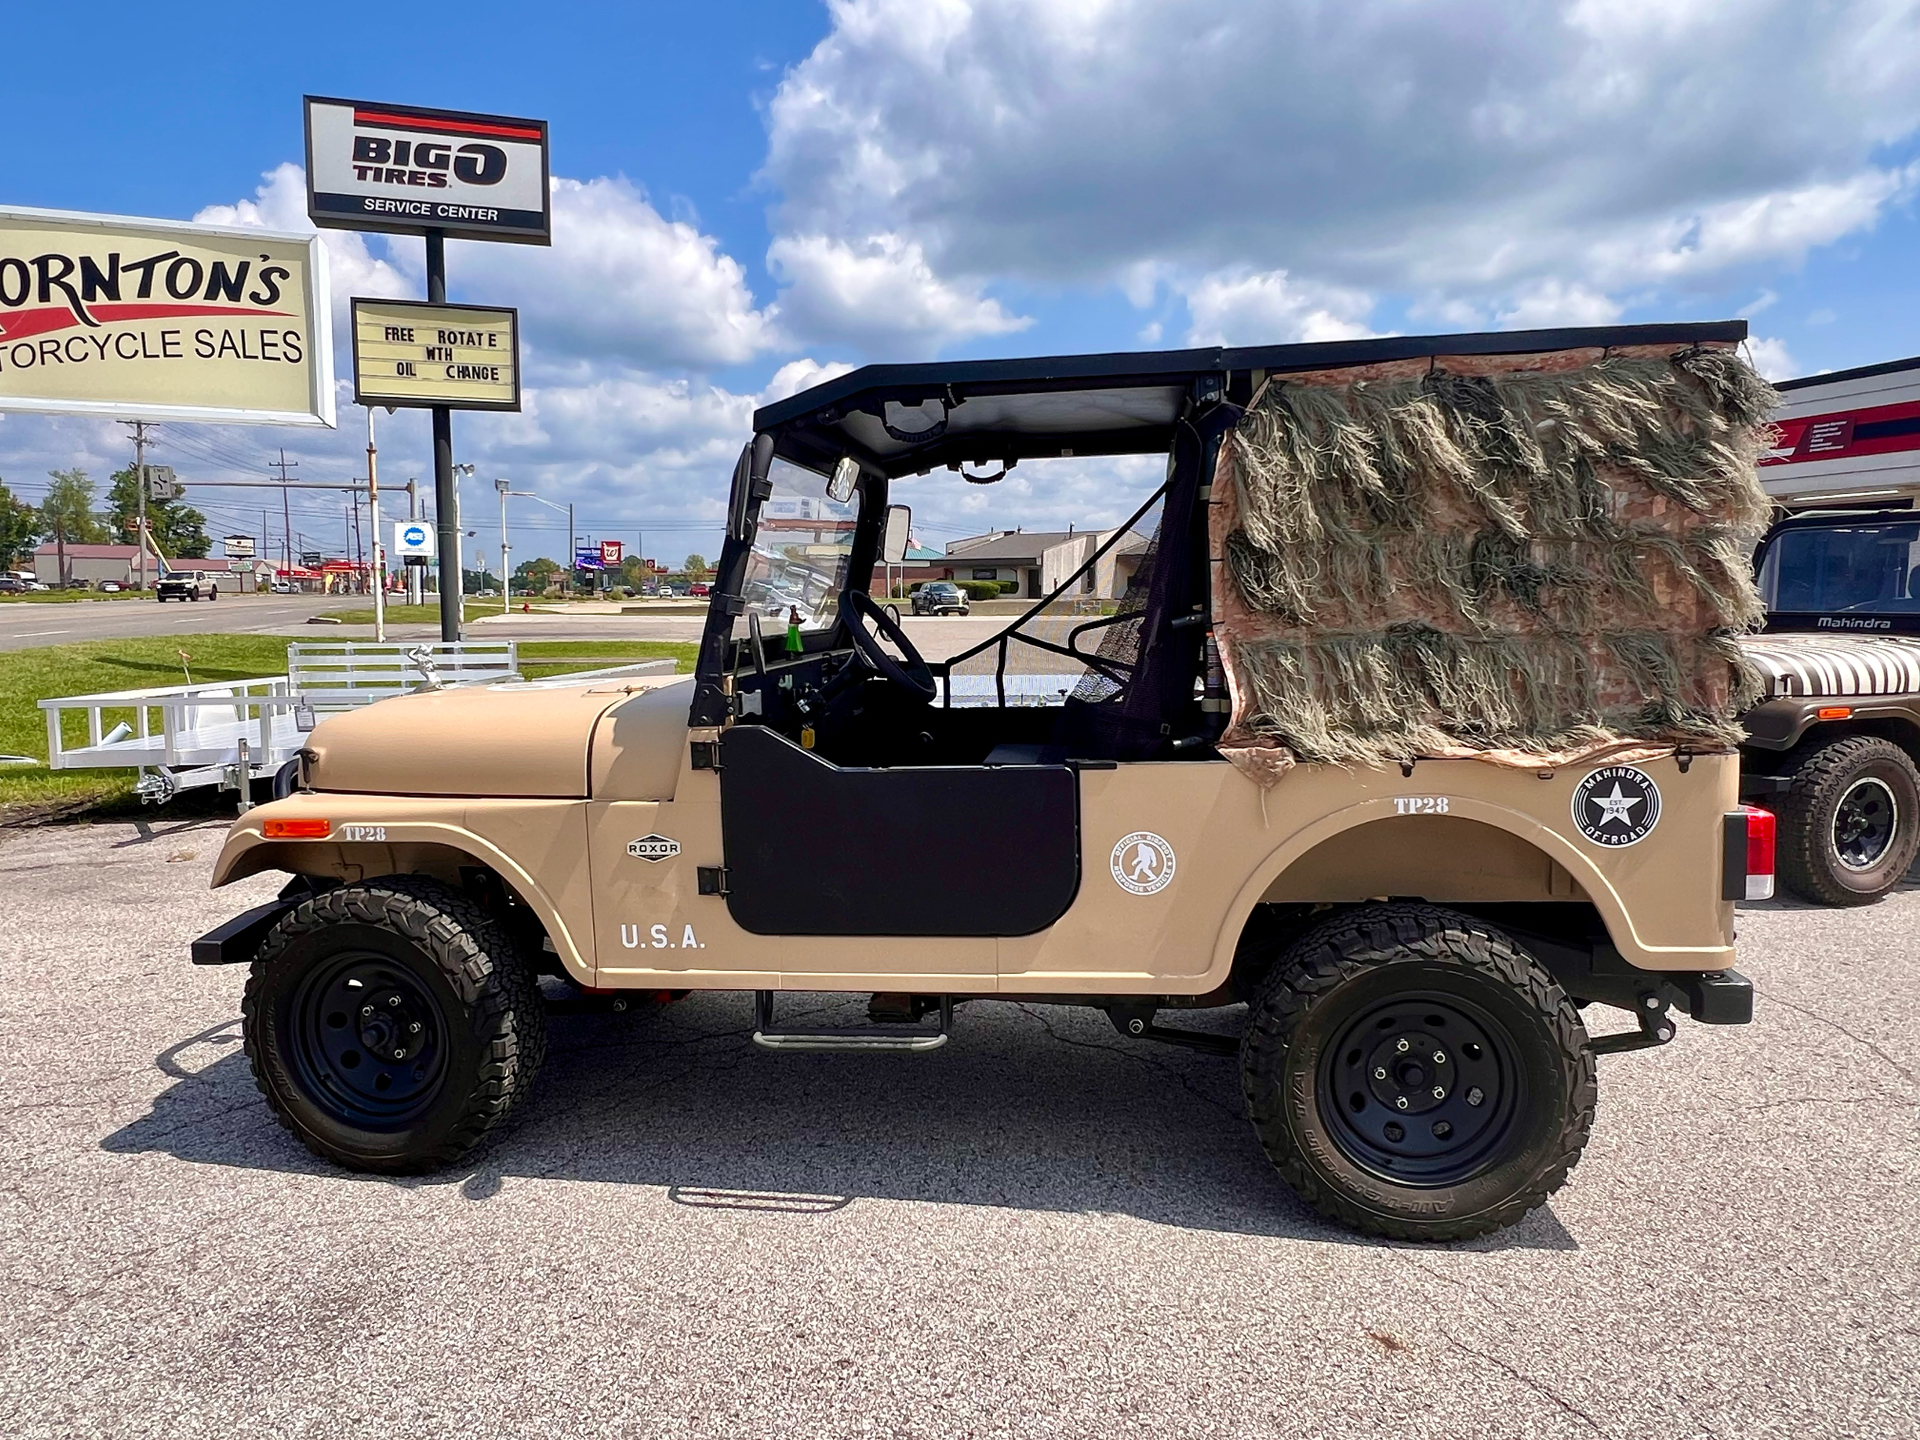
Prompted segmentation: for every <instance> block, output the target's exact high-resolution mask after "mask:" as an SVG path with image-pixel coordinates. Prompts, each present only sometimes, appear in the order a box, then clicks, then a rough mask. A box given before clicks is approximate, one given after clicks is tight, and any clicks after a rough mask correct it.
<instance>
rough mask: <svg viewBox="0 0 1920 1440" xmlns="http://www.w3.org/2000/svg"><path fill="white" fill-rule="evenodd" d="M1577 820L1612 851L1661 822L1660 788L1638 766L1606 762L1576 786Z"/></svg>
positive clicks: (1584, 830) (1594, 839)
mask: <svg viewBox="0 0 1920 1440" xmlns="http://www.w3.org/2000/svg"><path fill="white" fill-rule="evenodd" d="M1573 823H1574V824H1575V825H1576V826H1577V827H1578V828H1579V831H1580V833H1581V834H1582V835H1584V836H1586V837H1587V839H1589V840H1591V841H1592V842H1593V843H1594V844H1596V845H1604V846H1606V847H1607V848H1608V849H1609V850H1618V849H1620V848H1621V847H1622V846H1624V845H1632V844H1634V843H1635V842H1636V841H1639V840H1644V839H1646V837H1647V835H1648V833H1649V832H1650V831H1652V829H1653V827H1654V826H1655V825H1657V824H1659V823H1660V787H1659V786H1658V785H1656V784H1654V783H1653V777H1652V776H1651V775H1649V774H1647V772H1646V771H1644V770H1642V769H1641V768H1640V767H1639V766H1637V765H1602V766H1601V767H1600V768H1599V769H1598V770H1595V771H1594V772H1593V773H1592V774H1591V775H1589V776H1587V778H1586V779H1584V780H1582V781H1581V782H1580V783H1579V784H1578V785H1577V786H1575V787H1574V791H1573Z"/></svg>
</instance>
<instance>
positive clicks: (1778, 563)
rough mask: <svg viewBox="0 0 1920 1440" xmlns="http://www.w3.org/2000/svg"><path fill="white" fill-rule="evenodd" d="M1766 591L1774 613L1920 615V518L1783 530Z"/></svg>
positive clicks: (1770, 550) (1767, 567)
mask: <svg viewBox="0 0 1920 1440" xmlns="http://www.w3.org/2000/svg"><path fill="white" fill-rule="evenodd" d="M1760 593H1761V595H1762V596H1764V597H1765V599H1766V602H1767V608H1768V609H1769V610H1782V611H1821V612H1827V613H1832V612H1837V611H1846V610H1851V611H1857V612H1860V613H1862V614H1874V613H1879V612H1884V613H1888V614H1903V615H1911V614H1914V613H1916V612H1920V520H1911V521H1901V522H1898V523H1895V524H1884V523H1882V524H1874V525H1835V526H1832V527H1822V528H1820V529H1817V530H1786V531H1782V532H1781V533H1780V534H1779V535H1778V536H1777V537H1776V538H1775V539H1774V542H1773V544H1771V545H1770V546H1768V547H1767V554H1766V558H1765V560H1763V561H1762V562H1761V567H1760Z"/></svg>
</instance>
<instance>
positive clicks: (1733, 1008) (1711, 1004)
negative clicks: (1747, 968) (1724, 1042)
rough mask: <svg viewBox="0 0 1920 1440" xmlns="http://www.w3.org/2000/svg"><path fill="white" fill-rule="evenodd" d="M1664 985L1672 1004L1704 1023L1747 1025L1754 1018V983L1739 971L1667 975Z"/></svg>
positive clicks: (1664, 978)
mask: <svg viewBox="0 0 1920 1440" xmlns="http://www.w3.org/2000/svg"><path fill="white" fill-rule="evenodd" d="M1661 988H1662V989H1663V990H1664V991H1665V992H1666V996H1667V1001H1668V1003H1669V1004H1672V1005H1674V1006H1676V1007H1677V1008H1679V1009H1681V1010H1684V1011H1686V1012H1687V1014H1689V1015H1690V1016H1692V1017H1693V1018H1694V1019H1695V1020H1696V1021H1698V1022H1699V1023H1700V1024H1702V1025H1746V1024H1749V1023H1750V1022H1751V1021H1752V1020H1753V982H1752V981H1751V980H1749V979H1747V977H1746V976H1744V975H1742V974H1741V973H1740V972H1739V971H1738V970H1718V971H1711V970H1710V971H1705V972H1702V973H1699V974H1683V975H1667V976H1663V977H1662V986H1661Z"/></svg>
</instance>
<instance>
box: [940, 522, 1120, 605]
mask: <svg viewBox="0 0 1920 1440" xmlns="http://www.w3.org/2000/svg"><path fill="white" fill-rule="evenodd" d="M1112 535H1113V531H1111V530H1075V529H1067V530H992V531H989V532H988V533H986V534H985V535H974V536H969V537H968V538H967V539H964V540H954V541H950V542H949V543H948V545H947V553H946V562H945V564H944V566H943V567H942V568H943V569H944V570H945V571H946V573H945V574H944V575H942V576H940V577H938V578H940V579H945V580H997V581H999V582H1001V583H1002V584H1003V585H1004V584H1006V583H1007V582H1009V581H1011V582H1012V583H1013V585H1014V586H1015V588H1014V589H1012V590H1009V591H1006V592H1005V593H1006V594H1008V595H1009V596H1012V597H1014V598H1017V599H1022V600H1025V599H1036V598H1038V597H1039V596H1042V595H1047V594H1051V593H1052V591H1053V590H1054V589H1055V587H1057V586H1058V585H1059V584H1060V583H1061V582H1062V581H1064V580H1065V579H1066V578H1067V577H1068V576H1069V575H1071V574H1072V573H1073V572H1074V571H1075V570H1077V569H1079V568H1080V567H1081V566H1082V565H1084V564H1086V562H1087V557H1088V556H1089V555H1091V554H1092V553H1093V552H1094V551H1095V550H1096V549H1098V548H1099V547H1100V546H1101V545H1103V544H1105V543H1106V542H1107V540H1109V539H1110V538H1111V537H1112ZM1148 543H1149V542H1148V540H1147V537H1146V536H1144V535H1142V534H1139V533H1138V532H1137V531H1136V532H1134V533H1132V534H1129V535H1127V536H1126V537H1125V538H1123V539H1122V540H1121V541H1120V543H1119V544H1118V545H1115V546H1114V547H1113V549H1111V550H1109V551H1108V552H1107V553H1106V554H1105V555H1103V556H1101V557H1100V560H1099V562H1098V563H1097V564H1096V565H1095V566H1094V568H1093V569H1092V570H1091V571H1090V572H1088V573H1087V574H1086V575H1085V576H1083V577H1082V578H1081V580H1080V582H1079V584H1078V585H1077V586H1076V587H1075V589H1076V591H1077V593H1079V594H1081V595H1091V596H1098V597H1099V598H1101V599H1106V600H1115V599H1118V598H1119V597H1120V596H1122V595H1124V594H1125V593H1126V589H1127V582H1128V581H1129V580H1131V579H1132V578H1133V572H1134V571H1135V570H1136V569H1138V568H1139V565H1140V560H1141V558H1142V557H1143V556H1144V555H1145V554H1146V550H1147V545H1148Z"/></svg>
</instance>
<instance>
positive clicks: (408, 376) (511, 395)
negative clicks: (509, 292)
mask: <svg viewBox="0 0 1920 1440" xmlns="http://www.w3.org/2000/svg"><path fill="white" fill-rule="evenodd" d="M353 403H354V404H356V405H413V406H433V405H444V406H446V407H448V408H449V409H453V410H518V409H519V408H520V315H519V312H518V311H516V310H511V309H502V308H500V307H497V306H488V305H428V304H424V303H422V302H420V301H415V300H363V299H359V298H356V299H355V300H354V302H353Z"/></svg>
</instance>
